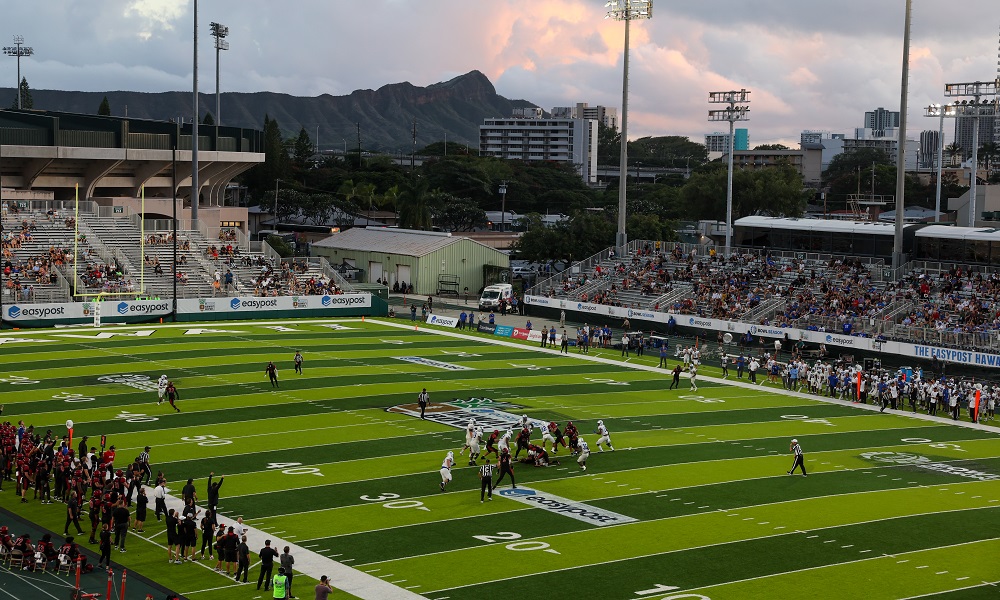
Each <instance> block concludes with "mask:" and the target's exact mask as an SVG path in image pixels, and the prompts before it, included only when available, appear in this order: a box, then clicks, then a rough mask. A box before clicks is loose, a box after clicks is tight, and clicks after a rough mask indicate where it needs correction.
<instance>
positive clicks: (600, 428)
mask: <svg viewBox="0 0 1000 600" xmlns="http://www.w3.org/2000/svg"><path fill="white" fill-rule="evenodd" d="M597 434H598V435H599V436H601V437H600V438H599V439H598V440H597V449H598V450H600V451H601V452H604V448H601V444H607V445H608V448H610V449H611V451H612V452H614V451H615V448H614V446H612V445H611V434H610V433H608V428H607V427H605V426H604V421H598V422H597Z"/></svg>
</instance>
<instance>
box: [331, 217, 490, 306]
mask: <svg viewBox="0 0 1000 600" xmlns="http://www.w3.org/2000/svg"><path fill="white" fill-rule="evenodd" d="M312 253H313V254H314V255H316V256H322V257H325V258H326V259H327V260H328V261H330V264H331V265H334V266H338V265H344V264H346V265H349V266H351V267H354V268H356V269H360V271H361V273H360V274H359V276H358V280H359V281H361V282H367V283H377V282H378V280H380V279H381V280H382V281H383V285H388V286H389V287H392V286H393V285H394V284H396V283H399V284H400V285H402V284H403V283H406V284H407V285H412V286H413V291H414V293H416V294H420V295H432V294H438V293H441V292H445V293H447V292H449V291H451V292H454V293H461V292H462V291H463V290H464V289H465V288H468V289H469V293H470V294H478V292H479V290H480V289H481V288H482V287H483V286H484V285H485V284H486V283H487V281H488V283H495V282H496V281H500V280H504V281H506V279H502V278H505V277H506V276H507V274H508V273H509V271H510V257H509V256H507V255H506V254H504V253H503V252H501V251H499V250H497V249H495V248H490V247H489V246H486V245H484V244H481V243H479V242H477V241H475V240H471V239H469V238H466V237H458V236H453V235H451V234H450V233H441V232H437V231H415V230H411V229H392V228H386V227H355V228H352V229H348V230H347V231H343V232H340V233H336V234H334V235H331V236H330V237H328V238H326V239H324V240H320V241H318V242H314V243H313V244H312Z"/></svg>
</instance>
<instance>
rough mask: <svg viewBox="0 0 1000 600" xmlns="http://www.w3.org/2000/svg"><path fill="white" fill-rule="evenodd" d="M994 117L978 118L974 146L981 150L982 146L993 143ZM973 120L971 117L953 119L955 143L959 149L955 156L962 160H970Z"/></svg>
mask: <svg viewBox="0 0 1000 600" xmlns="http://www.w3.org/2000/svg"><path fill="white" fill-rule="evenodd" d="M995 125H996V117H979V141H978V142H977V144H976V146H977V147H979V148H981V147H982V146H983V144H987V143H989V142H992V141H993V134H994V127H995ZM973 126H974V125H973V119H972V118H971V117H959V118H957V119H955V143H956V144H958V147H959V148H961V151H960V152H959V153H958V154H957V155H956V156H961V157H962V160H963V161H964V160H969V159H970V158H972V128H973Z"/></svg>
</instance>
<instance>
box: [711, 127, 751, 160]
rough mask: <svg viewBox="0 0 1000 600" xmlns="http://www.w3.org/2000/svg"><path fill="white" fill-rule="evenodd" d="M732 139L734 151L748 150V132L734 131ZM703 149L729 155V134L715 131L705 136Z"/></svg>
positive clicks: (744, 130) (743, 130) (742, 130)
mask: <svg viewBox="0 0 1000 600" xmlns="http://www.w3.org/2000/svg"><path fill="white" fill-rule="evenodd" d="M733 137H734V139H735V141H734V142H733V149H734V150H749V149H750V132H749V131H748V130H746V129H736V130H735V135H734V136H733ZM705 148H706V149H707V150H708V151H709V152H722V153H724V154H729V134H728V133H725V132H719V131H717V132H715V133H710V134H708V135H706V136H705Z"/></svg>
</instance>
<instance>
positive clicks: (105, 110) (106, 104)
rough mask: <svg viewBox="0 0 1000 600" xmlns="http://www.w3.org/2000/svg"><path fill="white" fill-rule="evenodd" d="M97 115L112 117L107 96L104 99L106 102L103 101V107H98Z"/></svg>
mask: <svg viewBox="0 0 1000 600" xmlns="http://www.w3.org/2000/svg"><path fill="white" fill-rule="evenodd" d="M97 114H98V115H100V116H103V117H110V116H111V104H110V103H109V102H108V97H107V96H105V97H104V100H101V105H100V106H98V107H97Z"/></svg>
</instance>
